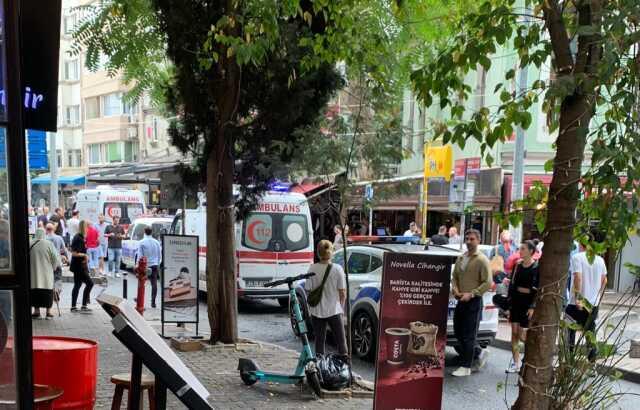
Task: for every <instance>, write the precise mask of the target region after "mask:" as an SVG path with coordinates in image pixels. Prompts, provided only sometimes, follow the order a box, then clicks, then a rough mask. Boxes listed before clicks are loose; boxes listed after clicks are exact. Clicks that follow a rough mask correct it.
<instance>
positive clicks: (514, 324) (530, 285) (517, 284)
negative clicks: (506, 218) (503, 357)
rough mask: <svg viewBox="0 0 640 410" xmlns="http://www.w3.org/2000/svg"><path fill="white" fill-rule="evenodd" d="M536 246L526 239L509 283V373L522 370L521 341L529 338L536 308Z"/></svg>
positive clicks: (537, 277) (537, 278) (537, 281)
mask: <svg viewBox="0 0 640 410" xmlns="http://www.w3.org/2000/svg"><path fill="white" fill-rule="evenodd" d="M535 251H536V246H535V244H534V243H533V241H524V242H523V243H522V244H521V245H520V256H521V257H522V260H521V261H520V262H518V264H517V265H516V267H515V268H514V269H513V273H512V274H511V281H510V283H509V296H508V298H509V302H510V305H511V308H510V310H509V322H511V355H512V357H513V360H512V361H511V363H510V364H509V366H508V367H507V370H506V372H507V373H517V372H519V371H520V342H525V341H526V340H527V329H528V328H529V320H531V317H532V316H533V310H534V309H535V300H536V293H537V291H538V283H539V280H540V277H539V273H538V261H536V260H535V259H533V255H534V253H535Z"/></svg>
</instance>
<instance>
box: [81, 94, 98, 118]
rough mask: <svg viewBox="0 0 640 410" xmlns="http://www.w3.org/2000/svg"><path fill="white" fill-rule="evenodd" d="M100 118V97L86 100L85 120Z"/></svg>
mask: <svg viewBox="0 0 640 410" xmlns="http://www.w3.org/2000/svg"><path fill="white" fill-rule="evenodd" d="M98 117H100V100H99V98H98V97H90V98H85V100H84V118H85V120H92V119H94V118H98Z"/></svg>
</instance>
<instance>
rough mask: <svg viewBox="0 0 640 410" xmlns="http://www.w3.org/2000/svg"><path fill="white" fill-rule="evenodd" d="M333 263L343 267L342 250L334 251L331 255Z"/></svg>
mask: <svg viewBox="0 0 640 410" xmlns="http://www.w3.org/2000/svg"><path fill="white" fill-rule="evenodd" d="M333 263H335V264H336V265H340V266H342V267H344V251H339V252H336V253H335V254H334V255H333Z"/></svg>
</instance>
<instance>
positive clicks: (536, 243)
mask: <svg viewBox="0 0 640 410" xmlns="http://www.w3.org/2000/svg"><path fill="white" fill-rule="evenodd" d="M530 241H531V242H532V243H533V246H534V247H538V244H539V243H540V239H538V238H534V239H530Z"/></svg>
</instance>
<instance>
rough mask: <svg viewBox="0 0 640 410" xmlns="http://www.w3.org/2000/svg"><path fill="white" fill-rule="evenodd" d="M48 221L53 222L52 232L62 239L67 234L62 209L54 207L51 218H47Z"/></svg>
mask: <svg viewBox="0 0 640 410" xmlns="http://www.w3.org/2000/svg"><path fill="white" fill-rule="evenodd" d="M49 222H52V223H53V224H54V228H55V230H54V233H55V234H56V235H58V236H60V237H61V238H63V239H64V238H65V236H66V234H67V224H66V221H65V219H64V209H62V208H56V209H54V210H53V215H51V218H49ZM65 244H66V242H65Z"/></svg>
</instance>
